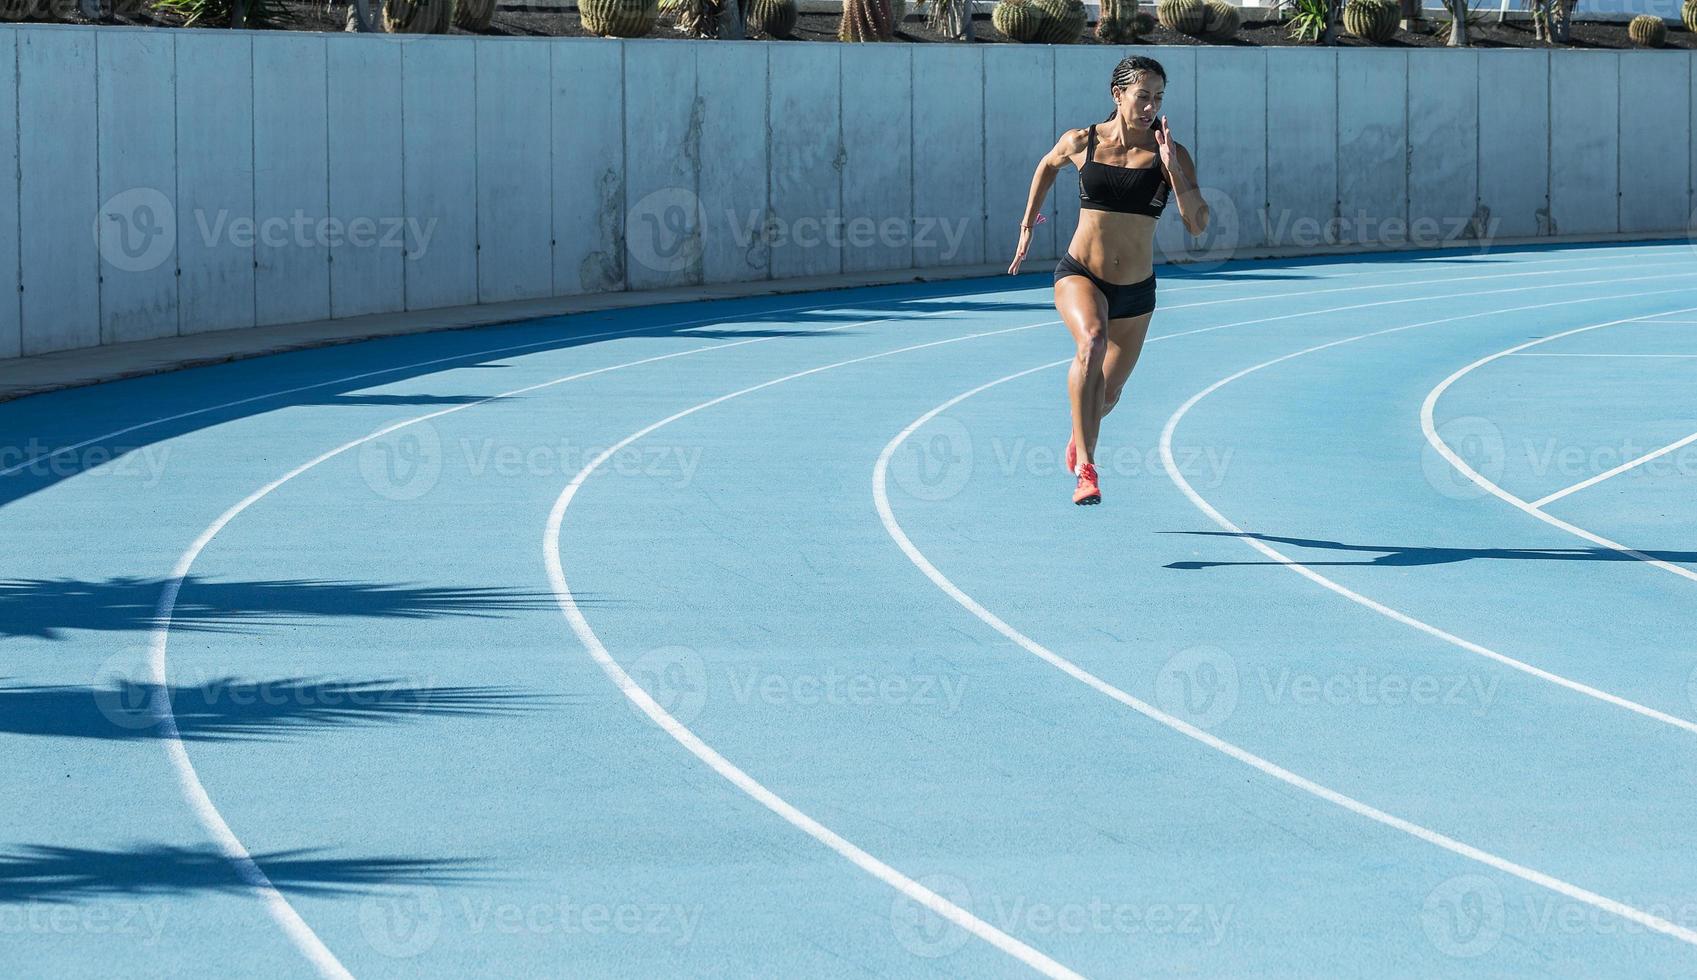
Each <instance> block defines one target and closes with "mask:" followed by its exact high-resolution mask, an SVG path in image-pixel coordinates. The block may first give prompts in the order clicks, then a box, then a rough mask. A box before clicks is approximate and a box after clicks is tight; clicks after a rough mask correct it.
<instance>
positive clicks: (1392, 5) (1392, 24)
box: [1343, 0, 1402, 44]
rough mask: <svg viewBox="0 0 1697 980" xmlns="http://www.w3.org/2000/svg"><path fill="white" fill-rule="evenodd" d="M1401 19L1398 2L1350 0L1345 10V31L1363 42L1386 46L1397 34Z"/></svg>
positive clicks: (1389, 0)
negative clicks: (1398, 23)
mask: <svg viewBox="0 0 1697 980" xmlns="http://www.w3.org/2000/svg"><path fill="white" fill-rule="evenodd" d="M1401 17H1402V8H1401V7H1400V6H1398V5H1397V3H1396V0H1349V3H1348V4H1346V5H1345V6H1344V8H1343V29H1344V30H1346V31H1348V32H1349V33H1350V34H1352V35H1354V36H1355V37H1358V38H1361V39H1362V40H1363V41H1371V42H1373V43H1374V44H1384V43H1385V42H1386V41H1389V40H1390V39H1391V37H1392V36H1393V35H1395V34H1396V30H1397V22H1398V21H1399V20H1400V19H1401Z"/></svg>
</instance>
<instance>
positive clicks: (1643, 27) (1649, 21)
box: [1626, 14, 1668, 48]
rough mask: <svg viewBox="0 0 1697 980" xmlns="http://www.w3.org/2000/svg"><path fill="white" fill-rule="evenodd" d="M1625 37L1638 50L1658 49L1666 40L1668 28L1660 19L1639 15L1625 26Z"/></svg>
mask: <svg viewBox="0 0 1697 980" xmlns="http://www.w3.org/2000/svg"><path fill="white" fill-rule="evenodd" d="M1626 36H1627V37H1629V38H1631V39H1632V43H1633V44H1635V45H1637V46H1638V47H1640V48H1659V47H1661V46H1662V42H1663V41H1666V40H1667V39H1668V26H1667V25H1666V24H1664V23H1662V19H1661V18H1660V17H1656V16H1653V15H1651V14H1639V15H1638V16H1637V17H1634V18H1632V21H1631V22H1630V23H1628V24H1627V25H1626Z"/></svg>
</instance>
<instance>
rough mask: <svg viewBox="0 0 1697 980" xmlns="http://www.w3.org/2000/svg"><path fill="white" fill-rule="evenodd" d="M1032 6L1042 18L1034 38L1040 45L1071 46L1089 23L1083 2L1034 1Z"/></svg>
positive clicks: (1067, 0) (1082, 0)
mask: <svg viewBox="0 0 1697 980" xmlns="http://www.w3.org/2000/svg"><path fill="white" fill-rule="evenodd" d="M1032 6H1034V7H1036V8H1037V10H1038V12H1039V13H1040V14H1042V17H1043V19H1042V22H1041V24H1040V25H1039V26H1038V28H1037V38H1036V40H1037V41H1038V42H1039V43H1041V44H1073V43H1075V42H1076V41H1077V40H1078V39H1079V36H1080V35H1082V34H1083V33H1084V26H1085V25H1086V24H1087V23H1089V21H1090V18H1089V15H1088V14H1086V13H1085V12H1084V0H1034V2H1033V3H1032Z"/></svg>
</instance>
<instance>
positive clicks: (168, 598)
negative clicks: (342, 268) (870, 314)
mask: <svg viewBox="0 0 1697 980" xmlns="http://www.w3.org/2000/svg"><path fill="white" fill-rule="evenodd" d="M1432 281H1433V282H1438V281H1442V280H1432ZM1409 285H1412V284H1409ZM1273 295H1285V294H1273ZM1268 298H1271V297H1268ZM1363 305H1366V306H1375V305H1381V304H1363ZM815 308H817V304H811V305H804V306H793V307H784V308H780V309H776V310H771V309H769V310H764V311H760V312H758V313H753V314H749V317H750V321H749V322H753V321H756V320H757V319H758V318H759V317H763V316H768V315H770V314H772V313H777V312H785V311H793V310H800V309H815ZM1345 309H1348V307H1346V308H1345ZM948 312H951V311H949V310H937V311H930V312H926V313H921V314H916V315H914V316H913V317H911V318H920V317H929V316H936V315H942V314H945V313H948ZM909 318H910V317H905V316H889V317H882V318H879V319H874V320H866V321H860V322H857V323H850V324H842V325H839V326H835V327H828V328H824V329H825V330H840V329H846V328H849V327H854V326H862V325H866V324H870V323H880V322H887V321H891V320H902V319H909ZM1271 319H1284V318H1283V317H1274V318H1271ZM724 322H742V321H733V320H730V319H729V318H728V317H726V316H717V317H707V318H701V319H698V320H693V321H679V322H672V323H666V324H661V325H659V327H660V328H674V327H680V326H689V325H699V324H707V323H724ZM1050 322H1055V321H1050ZM1247 322H1249V323H1254V322H1259V321H1247ZM1228 326H1229V325H1228ZM654 329H656V327H655V325H647V326H641V327H632V328H628V329H621V330H615V331H606V332H603V333H597V334H583V335H576V336H569V337H564V338H554V339H551V340H546V341H538V342H534V343H527V344H517V345H510V346H505V347H497V348H489V349H485V350H481V351H470V352H464V353H459V354H454V355H451V356H448V357H442V358H435V359H431V360H426V361H419V362H415V363H412V364H406V365H399V366H396V367H391V368H383V369H379V370H375V371H367V372H361V373H357V374H352V375H347V376H344V377H340V378H335V379H331V380H328V381H322V382H317V383H314V384H311V385H302V386H298V387H294V388H287V389H280V390H277V391H272V392H267V393H265V394H261V395H254V396H249V397H246V398H241V399H236V400H233V401H229V402H224V403H221V404H218V405H213V406H208V407H205V408H200V409H195V410H192V411H188V412H181V413H177V414H174V415H169V416H162V417H159V418H155V419H151V420H149V421H146V422H141V423H137V424H134V425H130V426H127V427H125V428H122V429H117V430H114V431H112V432H108V433H105V434H103V435H100V436H95V437H93V438H91V439H87V440H84V441H82V442H79V443H75V444H73V445H69V446H63V447H60V448H57V449H53V450H49V451H47V452H45V453H41V454H38V455H36V456H34V457H31V458H30V459H27V460H25V461H24V462H22V463H18V464H15V465H13V466H11V467H8V468H5V469H0V476H6V475H10V474H12V473H16V472H18V471H20V470H23V469H26V468H28V467H30V466H33V465H35V464H37V463H39V462H41V461H42V460H45V459H51V458H53V457H56V456H59V455H62V454H64V453H69V452H73V451H75V450H77V449H80V448H83V447H86V446H89V445H92V444H94V443H96V442H100V441H103V440H105V439H110V438H115V437H117V436H121V435H125V434H128V433H130V432H134V431H137V430H140V429H145V428H148V427H150V426H154V425H159V424H163V423H165V422H171V421H177V420H180V419H184V418H189V417H193V416H196V415H203V414H206V413H209V412H215V411H219V410H222V409H225V408H231V407H236V406H239V405H244V404H249V403H252V402H256V401H260V400H263V399H266V398H273V397H278V396H280V395H286V394H295V393H299V392H302V391H310V390H313V389H317V388H324V387H329V386H331V385H338V384H343V383H346V382H348V381H353V380H359V379H362V378H368V377H375V376H379V375H383V374H392V373H395V372H398V371H405V370H410V369H413V368H418V367H426V366H431V365H434V364H443V363H447V362H450V361H459V360H463V359H466V358H472V357H483V356H489V355H492V354H502V353H511V352H516V351H524V350H534V349H536V348H541V347H549V346H554V347H558V346H559V345H560V344H561V341H562V340H566V341H574V342H575V341H581V340H592V339H598V338H602V337H616V336H630V335H636V334H642V333H647V332H651V331H653V330H654ZM1214 329H1222V328H1221V327H1209V328H1203V329H1201V330H1195V331H1188V332H1187V333H1205V332H1208V331H1210V330H1214ZM1173 336H1179V335H1173ZM774 339H779V338H776V337H755V338H749V339H746V340H739V341H731V342H728V343H723V344H713V345H708V346H704V347H698V348H691V349H689V350H685V351H677V352H673V353H669V354H662V355H657V356H654V357H648V358H641V359H638V360H634V361H629V362H624V363H621V364H616V365H611V366H608V367H604V368H598V369H594V370H589V371H584V372H579V373H577V374H573V375H568V376H566V377H563V378H556V379H554V380H551V381H547V382H542V383H540V384H536V385H529V386H526V387H523V388H518V389H514V390H513V391H508V392H503V393H501V394H498V395H492V396H490V397H488V398H485V399H480V400H478V401H473V402H468V403H466V404H463V405H455V406H451V407H449V408H446V409H441V410H438V411H435V412H429V413H425V414H423V415H419V416H417V417H415V418H412V419H409V420H406V421H403V422H400V423H396V424H394V425H390V426H387V427H384V428H382V429H379V430H377V431H376V432H373V433H371V434H369V435H367V436H364V437H362V438H360V439H357V440H354V441H352V442H349V443H346V444H344V445H342V446H340V447H338V448H336V449H334V450H331V451H330V452H328V453H325V454H322V455H320V456H319V457H317V458H315V459H314V460H311V461H309V462H308V463H306V464H304V465H303V466H300V467H297V468H296V469H295V470H292V471H290V472H289V473H287V474H285V475H284V476H283V477H282V478H280V479H278V480H276V481H273V482H272V483H271V484H268V485H267V486H265V487H263V488H261V489H260V490H259V491H256V492H255V493H254V494H251V495H249V497H248V498H246V499H244V500H243V501H242V502H240V503H238V504H237V505H236V506H234V507H232V508H231V509H230V510H228V511H226V512H225V513H224V514H223V515H221V516H220V517H219V518H218V520H216V521H214V522H213V524H212V525H211V526H209V527H208V528H207V530H206V531H205V532H203V533H202V535H201V537H200V538H198V539H197V540H196V542H195V543H194V544H191V546H190V547H189V549H188V550H187V551H186V552H184V554H183V555H182V556H181V558H180V559H179V560H178V563H177V566H176V568H175V569H174V573H173V577H172V579H171V580H169V581H167V582H166V583H165V585H164V587H163V588H162V590H161V594H160V600H159V604H158V607H157V609H156V613H155V627H154V629H153V631H152V634H151V636H150V640H149V671H150V675H151V678H152V682H153V683H154V685H155V687H156V690H155V694H154V697H153V699H152V702H153V703H152V708H153V711H154V714H155V718H156V722H157V724H158V725H159V726H160V731H161V733H162V735H163V736H164V738H163V739H162V741H163V742H164V744H165V748H166V752H167V755H168V757H169V758H170V759H171V762H172V766H173V769H174V771H175V772H176V775H177V778H178V782H179V783H180V785H181V787H182V789H183V791H184V794H185V797H186V799H187V801H188V803H189V805H190V807H191V809H192V810H193V811H194V812H195V815H196V817H197V818H198V819H199V820H200V822H201V824H202V826H203V827H204V828H205V829H206V830H207V831H208V833H209V834H210V835H211V836H212V837H213V839H214V841H215V842H217V843H218V845H219V847H220V849H221V850H222V851H223V852H224V855H225V857H226V859H227V860H229V861H230V862H231V864H232V865H233V866H234V867H235V870H236V871H237V873H238V874H239V875H240V876H241V877H242V878H243V880H245V881H248V882H249V883H250V884H251V885H252V886H253V887H255V888H257V889H258V890H259V891H260V892H261V893H262V895H263V897H264V899H265V901H266V904H267V908H268V911H269V912H270V913H271V914H272V916H273V918H274V919H276V920H277V921H278V923H279V925H280V926H281V927H282V928H283V930H284V932H285V933H286V934H287V935H288V936H289V937H290V939H291V940H292V941H293V942H295V944H296V946H297V948H299V949H300V950H301V951H302V953H303V954H304V955H306V957H307V958H308V960H309V961H311V962H312V963H313V964H314V966H315V967H316V968H317V969H318V970H319V972H320V973H322V974H323V975H325V976H345V975H346V970H345V968H344V967H342V965H341V963H340V962H339V961H338V960H337V959H336V958H335V956H334V954H332V953H331V952H330V951H329V949H328V948H327V947H325V946H324V944H323V942H322V941H321V940H319V938H318V937H317V935H316V934H315V933H313V932H312V930H311V928H310V927H308V926H307V925H306V923H305V922H304V920H302V919H301V918H300V916H299V914H298V913H296V912H295V910H294V908H293V907H292V906H290V905H289V903H288V901H287V900H286V899H285V898H284V897H283V896H282V894H281V893H280V892H278V891H277V889H276V888H275V887H274V886H273V885H272V884H271V882H270V880H269V879H268V878H266V876H265V874H264V872H263V871H262V870H261V869H260V868H259V866H258V865H257V864H255V863H254V861H253V859H252V856H251V855H250V854H249V853H248V851H247V849H246V848H245V847H244V846H243V845H242V843H241V841H240V839H239V838H237V837H236V835H235V833H234V832H233V831H232V830H231V829H230V826H229V824H228V823H227V822H226V821H225V820H224V818H223V816H222V814H220V813H219V811H218V809H217V807H216V806H215V805H214V804H213V803H212V800H211V797H210V795H209V794H208V793H207V792H206V789H205V786H204V785H203V784H202V783H201V781H200V777H199V775H198V774H197V773H196V771H195V769H194V765H193V762H192V760H191V759H190V758H189V755H188V751H187V748H186V746H185V745H184V744H183V742H182V739H181V734H180V732H179V730H178V727H177V723H176V717H175V714H174V713H173V710H172V706H171V704H170V701H169V697H168V694H167V693H166V692H167V688H166V683H167V670H166V664H167V646H168V642H169V631H170V625H171V620H172V614H173V612H174V610H175V607H176V600H177V596H178V594H179V593H180V591H181V588H182V583H183V581H184V580H185V579H186V578H187V576H188V572H189V569H190V568H191V567H192V566H193V563H194V561H195V559H196V558H197V557H198V556H199V554H200V552H201V551H202V550H204V549H205V547H206V546H207V545H208V544H210V543H211V541H212V539H213V538H214V537H215V536H216V535H217V534H218V533H219V532H220V531H221V530H222V529H223V527H224V526H226V525H228V524H229V522H230V521H231V520H233V519H234V518H235V517H236V516H237V515H238V514H240V513H241V512H242V511H244V510H246V509H247V508H248V507H250V506H252V505H253V504H254V503H256V502H258V501H259V500H260V499H262V498H263V497H265V496H267V495H268V494H270V493H271V492H272V491H274V490H276V489H277V488H278V487H280V486H282V485H283V484H284V483H286V482H288V481H289V480H291V479H293V478H294V477H296V476H299V475H300V474H302V473H304V472H306V471H307V470H309V469H311V468H312V467H314V466H317V465H319V464H320V463H322V462H324V461H326V460H328V459H330V458H333V457H334V456H336V455H339V454H340V453H343V452H346V451H348V450H349V449H352V448H355V447H356V446H359V445H362V444H364V443H366V442H369V441H371V440H373V439H377V438H381V437H382V436H384V435H387V434H389V433H391V432H394V431H396V430H398V429H401V428H404V427H406V426H409V425H413V424H416V423H418V422H422V421H426V420H429V419H433V418H438V417H441V416H443V415H448V414H451V413H453V412H457V411H461V410H464V409H467V408H473V407H476V406H478V405H482V404H486V403H488V402H489V401H493V400H496V399H499V398H507V397H511V396H513V395H517V394H522V393H525V392H528V391H534V390H537V389H540V388H545V387H549V386H552V385H556V384H563V383H565V382H568V381H573V380H578V379H581V378H585V377H590V376H593V375H597V374H602V373H606V372H608V371H614V370H619V369H622V368H625V367H634V366H637V365H641V364H649V363H654V362H656V361H663V360H668V359H670V358H673V357H680V356H685V355H688V354H693V353H697V352H701V351H708V350H718V349H722V348H728V347H738V346H742V345H745V344H751V343H760V342H762V341H766V340H774ZM1154 339H1160V338H1154Z"/></svg>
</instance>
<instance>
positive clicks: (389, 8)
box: [383, 0, 454, 34]
mask: <svg viewBox="0 0 1697 980" xmlns="http://www.w3.org/2000/svg"><path fill="white" fill-rule="evenodd" d="M453 23H454V0H385V2H384V4H383V30H385V31H387V32H388V33H390V34H446V33H448V28H449V27H451V26H453Z"/></svg>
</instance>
